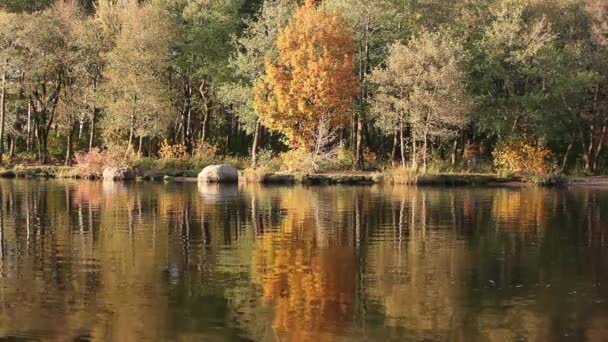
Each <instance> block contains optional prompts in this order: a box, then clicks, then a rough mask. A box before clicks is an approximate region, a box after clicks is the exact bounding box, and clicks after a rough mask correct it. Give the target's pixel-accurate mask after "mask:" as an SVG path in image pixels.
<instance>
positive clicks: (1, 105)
mask: <svg viewBox="0 0 608 342" xmlns="http://www.w3.org/2000/svg"><path fill="white" fill-rule="evenodd" d="M0 92H1V93H0V164H2V157H3V154H4V122H5V119H6V118H5V116H6V73H4V74H2V89H0Z"/></svg>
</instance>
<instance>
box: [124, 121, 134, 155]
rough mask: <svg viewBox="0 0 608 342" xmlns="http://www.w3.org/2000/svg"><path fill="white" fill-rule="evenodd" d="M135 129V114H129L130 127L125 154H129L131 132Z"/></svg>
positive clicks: (131, 144)
mask: <svg viewBox="0 0 608 342" xmlns="http://www.w3.org/2000/svg"><path fill="white" fill-rule="evenodd" d="M134 131H135V114H131V128H130V129H129V143H128V144H127V150H126V152H125V153H126V154H129V151H130V150H131V147H132V146H133V134H134Z"/></svg>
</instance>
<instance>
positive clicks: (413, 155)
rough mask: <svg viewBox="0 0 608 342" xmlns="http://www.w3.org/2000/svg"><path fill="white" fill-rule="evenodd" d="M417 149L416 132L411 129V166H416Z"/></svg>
mask: <svg viewBox="0 0 608 342" xmlns="http://www.w3.org/2000/svg"><path fill="white" fill-rule="evenodd" d="M417 154H418V151H417V150H416V133H415V132H414V130H413V129H412V168H414V169H417V168H418V156H417Z"/></svg>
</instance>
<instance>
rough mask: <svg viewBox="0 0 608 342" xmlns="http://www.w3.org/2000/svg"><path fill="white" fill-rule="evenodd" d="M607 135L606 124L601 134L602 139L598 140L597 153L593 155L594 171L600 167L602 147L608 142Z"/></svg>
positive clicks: (607, 128)
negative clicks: (607, 140)
mask: <svg viewBox="0 0 608 342" xmlns="http://www.w3.org/2000/svg"><path fill="white" fill-rule="evenodd" d="M607 136H608V126H606V125H604V126H603V127H602V135H601V136H600V139H599V141H598V142H597V147H596V148H595V154H594V155H593V164H592V168H593V170H594V171H595V170H597V168H598V161H599V159H600V156H601V155H602V148H603V146H604V144H605V143H606V137H607Z"/></svg>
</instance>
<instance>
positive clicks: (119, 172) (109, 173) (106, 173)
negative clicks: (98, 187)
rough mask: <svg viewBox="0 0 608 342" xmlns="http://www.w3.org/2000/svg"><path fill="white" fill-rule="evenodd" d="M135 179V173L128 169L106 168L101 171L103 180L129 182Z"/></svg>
mask: <svg viewBox="0 0 608 342" xmlns="http://www.w3.org/2000/svg"><path fill="white" fill-rule="evenodd" d="M131 179H135V172H134V171H133V169H132V168H130V167H118V166H107V167H106V168H105V169H103V180H109V181H117V180H131Z"/></svg>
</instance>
